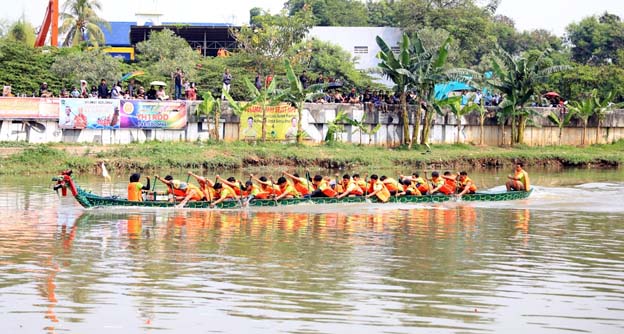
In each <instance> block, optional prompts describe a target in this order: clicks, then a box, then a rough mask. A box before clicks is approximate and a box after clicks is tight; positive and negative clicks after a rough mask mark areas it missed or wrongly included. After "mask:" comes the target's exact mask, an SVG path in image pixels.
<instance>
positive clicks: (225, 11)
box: [0, 0, 624, 36]
mask: <svg viewBox="0 0 624 334" xmlns="http://www.w3.org/2000/svg"><path fill="white" fill-rule="evenodd" d="M7 1H8V0H7ZM14 1H15V2H14V3H15V5H12V6H3V8H2V13H0V19H6V20H9V21H15V20H17V19H19V18H20V17H21V16H22V15H24V16H25V17H26V20H27V21H29V22H31V23H32V24H33V25H34V26H36V27H37V26H39V25H41V22H42V21H43V16H44V14H45V9H46V6H47V3H48V0H14ZM60 1H61V7H62V5H63V3H64V2H65V1H64V0H60ZM284 2H285V0H262V1H260V0H227V1H225V2H221V1H214V0H213V1H211V0H100V3H101V4H102V7H103V8H102V12H101V17H103V18H104V19H105V20H107V21H135V20H136V18H135V16H134V14H135V13H137V12H138V11H146V10H147V11H152V10H153V8H155V7H156V8H158V11H159V12H160V13H162V14H163V16H162V21H163V22H203V23H234V24H242V23H246V22H247V21H248V20H249V9H251V8H252V7H261V8H264V9H266V10H269V11H270V12H271V13H277V12H279V11H280V9H282V7H283V4H284ZM605 11H609V12H610V13H613V14H616V15H618V16H620V17H621V18H622V19H624V0H522V1H520V0H502V2H501V4H500V6H499V8H498V11H497V13H498V14H502V15H506V16H508V17H510V18H512V19H513V20H514V21H515V23H516V28H518V29H519V30H532V29H546V30H548V31H550V32H552V33H554V34H556V35H558V36H562V35H563V34H564V31H565V27H566V26H567V25H568V24H570V23H572V22H578V21H580V20H581V19H582V18H584V17H586V16H590V15H594V14H602V13H604V12H605Z"/></svg>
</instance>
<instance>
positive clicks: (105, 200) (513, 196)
mask: <svg viewBox="0 0 624 334" xmlns="http://www.w3.org/2000/svg"><path fill="white" fill-rule="evenodd" d="M71 174H72V172H71V170H67V171H64V172H63V173H62V174H61V175H60V176H58V177H54V178H53V181H56V182H57V183H56V185H55V186H54V190H56V191H58V190H61V192H62V195H63V196H67V194H68V189H69V191H70V192H71V194H72V196H74V198H76V201H78V203H79V204H80V205H82V206H83V207H85V208H96V207H119V206H128V207H147V208H169V207H171V208H173V207H175V206H176V205H177V204H178V203H176V202H171V201H168V200H167V199H156V200H144V201H138V202H137V201H128V200H127V199H125V198H121V197H118V196H100V195H96V194H93V193H91V192H90V191H86V190H84V189H82V188H80V187H79V186H78V185H76V183H75V182H74V180H73V179H72V177H71ZM532 192H533V189H531V190H530V191H502V192H501V191H497V192H494V191H484V192H477V193H475V194H466V195H463V196H462V197H461V199H462V201H513V200H520V199H525V198H527V197H529V196H530V195H531V193H532ZM455 198H456V197H454V196H447V195H423V196H393V197H391V198H390V200H389V201H388V202H385V203H441V202H447V201H451V200H454V199H455ZM339 203H380V204H382V203H384V202H381V201H380V200H379V199H378V198H376V197H372V198H365V197H363V196H355V197H343V198H328V197H313V198H284V199H280V200H274V199H252V200H250V201H249V202H247V203H246V205H247V206H250V207H271V206H283V205H296V204H339ZM210 204H211V202H209V201H195V202H188V203H186V205H185V208H189V209H209V208H216V209H236V208H241V207H242V204H243V203H242V201H237V200H232V201H223V202H221V203H218V204H217V205H215V206H214V207H211V205H210Z"/></svg>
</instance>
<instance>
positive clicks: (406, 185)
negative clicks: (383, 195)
mask: <svg viewBox="0 0 624 334" xmlns="http://www.w3.org/2000/svg"><path fill="white" fill-rule="evenodd" d="M401 185H402V188H403V190H402V191H401V192H399V193H397V196H405V195H408V196H422V194H421V193H420V191H419V190H418V188H416V186H415V185H414V183H412V181H410V179H408V178H404V179H402V180H401Z"/></svg>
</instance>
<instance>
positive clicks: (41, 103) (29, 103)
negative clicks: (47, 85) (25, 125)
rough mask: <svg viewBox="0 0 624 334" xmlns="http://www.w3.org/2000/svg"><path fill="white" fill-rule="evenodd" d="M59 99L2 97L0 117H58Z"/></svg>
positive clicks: (0, 100)
mask: <svg viewBox="0 0 624 334" xmlns="http://www.w3.org/2000/svg"><path fill="white" fill-rule="evenodd" d="M58 108H59V100H58V99H49V98H37V97H0V119H58V116H59V113H58Z"/></svg>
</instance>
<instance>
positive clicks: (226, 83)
mask: <svg viewBox="0 0 624 334" xmlns="http://www.w3.org/2000/svg"><path fill="white" fill-rule="evenodd" d="M231 82H232V74H230V70H229V69H227V68H226V69H225V72H224V73H223V92H227V93H228V94H229V93H230V83H231ZM224 99H225V95H224V93H221V100H224Z"/></svg>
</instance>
